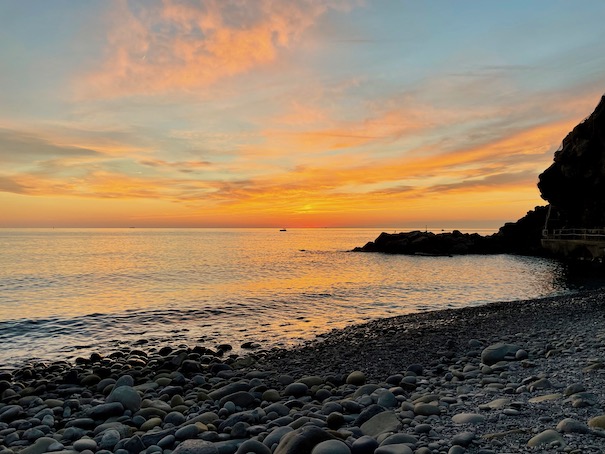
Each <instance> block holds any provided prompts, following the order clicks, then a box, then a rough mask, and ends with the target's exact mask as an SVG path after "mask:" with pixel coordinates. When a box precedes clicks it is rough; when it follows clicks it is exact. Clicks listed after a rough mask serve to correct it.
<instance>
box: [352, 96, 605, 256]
mask: <svg viewBox="0 0 605 454" xmlns="http://www.w3.org/2000/svg"><path fill="white" fill-rule="evenodd" d="M538 188H539V189H540V193H541V195H542V198H543V199H544V200H546V201H547V202H549V205H547V206H541V207H536V208H535V209H534V210H532V211H529V212H528V213H527V214H526V215H525V216H524V217H523V218H521V219H519V220H518V221H517V222H514V223H507V224H505V225H504V226H502V227H501V228H500V230H499V232H498V233H496V234H495V235H491V236H486V237H483V236H480V235H477V234H472V235H470V234H462V233H460V232H457V231H454V232H452V233H442V234H434V233H431V232H420V231H415V232H408V233H395V234H388V233H382V234H381V235H380V236H379V237H378V238H377V239H376V240H375V241H371V242H369V243H367V244H366V245H365V246H363V247H360V248H355V251H361V252H386V253H395V254H431V255H433V254H434V255H453V254H492V253H513V254H526V255H549V252H548V251H547V250H546V249H544V248H543V247H542V245H541V239H542V231H543V229H544V227H545V225H546V224H548V225H547V227H548V228H549V229H558V228H600V229H603V228H605V96H603V97H602V98H601V101H600V102H599V104H598V105H597V107H596V109H595V110H594V112H593V113H592V114H591V115H590V116H589V117H588V118H586V119H585V120H584V121H582V122H581V123H580V124H579V125H577V126H576V127H575V128H574V129H573V130H572V131H571V132H570V133H569V134H567V136H566V137H565V139H563V143H562V144H561V147H560V148H559V150H557V151H556V152H555V156H554V162H553V164H552V165H551V166H550V167H549V168H548V169H546V170H545V171H544V172H543V173H542V174H541V175H540V176H539V182H538Z"/></svg>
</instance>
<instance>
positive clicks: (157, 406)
mask: <svg viewBox="0 0 605 454" xmlns="http://www.w3.org/2000/svg"><path fill="white" fill-rule="evenodd" d="M550 309H551V308H549V310H550ZM469 310H471V309H469ZM472 310H473V311H475V310H476V311H482V310H483V309H478V308H477V309H472ZM520 310H523V309H522V308H521V309H520ZM584 313H585V312H582V311H575V312H573V315H570V317H581V316H583V314H584ZM456 314H457V312H456V311H452V313H451V315H450V316H451V317H455V316H456ZM598 314H599V313H598V312H597V313H596V315H595V314H592V316H591V317H590V320H591V321H593V320H592V318H594V323H584V324H582V325H581V329H574V330H570V331H569V332H564V330H563V331H562V330H561V326H566V325H564V324H563V325H561V324H557V323H555V324H552V323H550V322H549V323H548V324H546V326H545V327H544V328H543V330H542V331H540V330H527V332H525V331H523V332H516V330H515V331H513V332H511V333H508V334H507V333H506V332H505V331H506V330H504V331H502V332H501V331H500V330H499V329H496V328H494V329H493V331H492V330H491V328H490V329H487V331H486V328H485V326H483V327H482V328H481V329H480V330H479V328H477V329H478V330H477V331H476V332H474V333H473V334H472V335H473V336H476V337H474V338H471V339H470V341H468V340H465V339H464V338H463V339H461V340H458V339H457V335H454V334H453V331H449V332H448V333H449V334H447V335H444V336H442V337H439V338H438V339H440V340H438V341H437V343H436V344H435V346H434V348H433V350H432V354H433V355H434V356H433V357H434V360H433V361H427V362H426V363H422V364H421V360H422V358H423V356H422V353H423V351H419V352H416V353H418V355H417V354H414V355H413V358H414V361H419V362H414V363H411V364H405V362H404V361H399V360H398V359H397V360H393V359H391V360H390V362H385V361H386V360H382V359H381V361H376V360H373V359H372V360H370V361H368V360H367V359H366V358H365V356H364V353H363V352H364V351H365V350H364V349H366V348H367V345H368V342H371V340H372V338H373V336H375V338H376V339H378V340H380V339H383V337H385V336H388V335H389V334H388V333H389V330H386V331H385V330H377V331H375V332H374V331H372V332H367V333H365V334H364V336H365V337H363V338H356V337H355V335H353V337H351V339H352V341H351V342H354V341H355V339H363V342H361V343H360V344H359V350H356V348H357V347H354V346H353V344H345V343H344V342H341V343H340V344H338V345H336V346H334V347H333V348H334V350H328V351H324V352H322V353H321V354H317V355H316V356H315V359H314V360H313V361H311V362H309V361H302V360H301V361H299V362H298V363H296V362H293V363H290V365H289V366H288V367H281V366H280V367H277V366H275V367H267V366H266V365H264V366H263V364H266V363H263V361H265V358H266V357H270V356H271V354H272V353H271V352H263V351H260V350H257V351H255V353H254V355H253V356H249V357H247V358H246V359H244V358H243V357H238V356H237V355H228V354H226V353H225V352H227V351H228V350H224V351H221V353H220V354H219V352H218V350H217V351H216V354H214V353H213V352H212V350H210V349H207V350H206V349H203V348H195V349H192V348H189V347H187V346H180V347H178V348H171V349H161V350H162V351H163V352H164V353H163V354H161V355H160V354H159V351H157V350H153V349H152V350H150V351H149V352H141V351H137V350H128V349H124V351H120V352H116V355H105V356H103V357H99V358H97V360H96V362H95V363H94V365H93V363H90V362H86V361H87V360H86V361H84V360H79V361H78V363H77V364H76V365H75V366H74V365H69V364H67V363H60V364H55V365H52V364H51V365H50V366H48V365H45V364H39V365H36V366H30V368H29V371H27V370H23V371H15V372H9V373H4V372H2V371H0V397H1V400H0V454H4V453H5V452H6V454H9V451H10V452H11V453H17V452H19V453H24V454H38V453H40V454H42V453H43V452H46V451H52V452H61V451H71V452H81V453H85V454H88V453H94V452H96V453H100V454H110V453H114V454H130V453H135V452H136V453H138V452H144V453H161V452H164V453H166V454H167V453H171V452H172V453H176V454H183V453H192V454H193V453H200V452H201V453H206V454H209V453H212V454H218V453H229V454H233V453H237V454H246V453H254V454H298V453H301V452H304V453H307V454H311V453H312V454H323V453H336V454H340V453H342V454H368V453H373V454H398V453H404V454H409V453H414V454H437V453H439V454H445V453H451V454H455V453H466V452H469V454H470V453H475V454H494V453H496V452H499V453H513V452H529V451H527V450H528V449H529V450H531V451H532V452H533V451H537V452H558V451H560V452H567V453H570V454H579V453H584V452H586V453H597V452H603V451H605V414H603V407H602V405H603V402H605V391H604V390H605V379H604V378H603V377H602V374H601V373H600V372H599V371H600V370H602V368H599V367H600V366H599V367H596V366H597V365H603V361H602V359H600V357H601V352H602V348H603V347H604V346H605V330H604V331H601V330H600V328H599V326H605V324H604V323H601V322H605V320H602V318H601V319H599V317H600V316H599V315H598ZM423 316H424V315H423ZM427 316H428V315H427ZM604 318H605V317H604ZM478 320H479V322H478V323H480V322H481V318H479V319H478ZM528 320H529V319H528ZM379 323H393V322H389V321H388V320H386V321H380V322H379ZM448 323H449V319H448ZM491 323H496V322H494V320H492V322H491ZM561 323H563V322H561ZM551 325H552V327H551ZM393 326H395V328H393V329H394V330H395V331H396V330H397V329H400V328H399V327H398V325H393ZM445 326H446V327H447V326H450V325H448V324H447V323H446V325H445ZM467 328H468V329H471V330H472V329H473V326H472V325H468V326H467ZM405 329H408V330H409V329H413V326H412V325H408V326H406V328H405ZM424 329H427V330H429V331H430V330H435V333H437V332H440V331H439V330H441V329H446V331H447V330H449V329H450V328H443V327H440V326H438V325H427V326H426V327H425V328H424ZM456 329H457V328H456V326H455V322H452V324H451V330H456ZM582 329H590V330H593V331H591V332H590V333H589V334H585V333H584V332H583V331H582ZM479 331H480V332H479ZM343 332H344V331H343ZM456 332H457V331H456ZM461 333H462V332H461ZM400 334H401V333H400ZM459 334H460V333H459ZM460 335H462V336H464V333H463V334H460ZM469 336H470V334H469ZM328 338H329V336H328ZM407 338H408V337H407V335H406V336H400V337H398V338H397V339H398V340H397V342H405V341H406V339H407ZM410 339H412V341H413V342H414V340H413V339H414V337H413V336H412V337H410ZM436 339H437V338H436ZM517 344H518V345H521V346H522V348H520V347H519V346H518V345H517ZM342 345H346V348H345V349H344V350H343V349H341V348H340V346H342ZM390 345H395V346H396V345H397V344H390ZM390 345H389V346H390ZM465 345H468V347H464V346H465ZM485 346H487V347H485ZM215 348H216V347H215ZM317 348H321V344H320V346H318V347H317ZM353 352H355V353H353ZM384 352H385V355H388V354H389V352H390V350H384ZM266 355H268V356H266ZM376 357H378V356H376ZM528 358H531V367H529V365H530V362H529V361H527V359H528ZM324 360H325V361H327V362H328V363H329V364H330V366H331V369H330V370H329V371H326V373H319V374H318V373H317V372H316V371H315V367H314V366H315V362H321V361H324ZM255 361H258V363H256V362H255ZM345 366H347V367H349V368H348V369H347V368H346V367H345ZM375 367H385V368H386V367H388V373H385V374H384V375H383V376H382V377H381V378H375V376H376V374H375V372H372V370H374V369H373V368H375ZM586 368H591V369H590V372H583V369H586ZM586 374H589V375H586ZM40 384H42V385H43V386H45V388H37V387H38V386H41V385H40ZM36 389H37V391H36V392H34V390H36ZM555 425H556V430H553V427H554V426H555ZM526 446H527V447H526Z"/></svg>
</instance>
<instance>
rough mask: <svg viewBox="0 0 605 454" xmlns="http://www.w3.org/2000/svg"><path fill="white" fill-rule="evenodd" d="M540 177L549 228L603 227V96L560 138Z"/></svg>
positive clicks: (604, 158) (604, 205) (604, 169)
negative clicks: (550, 160)
mask: <svg viewBox="0 0 605 454" xmlns="http://www.w3.org/2000/svg"><path fill="white" fill-rule="evenodd" d="M539 180H540V181H539V183H538V188H539V189H540V193H541V194H542V198H544V199H545V200H547V201H548V202H549V203H550V204H551V206H552V213H551V219H550V221H551V222H550V224H551V227H552V228H571V227H573V228H603V227H605V96H603V97H602V98H601V101H600V102H599V105H598V106H597V107H596V109H595V111H594V112H593V113H592V114H591V115H590V116H589V117H588V118H586V119H585V120H584V121H583V122H582V123H580V124H579V125H577V126H576V127H575V128H574V129H573V131H571V132H570V133H569V134H567V137H565V139H563V143H562V145H561V147H560V148H559V150H557V152H555V157H554V162H553V164H552V165H551V166H550V167H549V168H548V169H546V170H545V171H544V172H543V173H542V174H541V175H540V177H539Z"/></svg>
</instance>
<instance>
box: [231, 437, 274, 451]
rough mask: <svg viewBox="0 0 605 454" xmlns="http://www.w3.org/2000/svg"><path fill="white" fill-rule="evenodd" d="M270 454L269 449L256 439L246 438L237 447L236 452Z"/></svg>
mask: <svg viewBox="0 0 605 454" xmlns="http://www.w3.org/2000/svg"><path fill="white" fill-rule="evenodd" d="M247 453H254V454H271V449H269V448H268V447H267V446H265V445H264V444H263V443H261V442H260V441H258V440H246V441H244V442H243V443H242V444H241V445H240V447H239V448H238V449H237V452H236V454H247Z"/></svg>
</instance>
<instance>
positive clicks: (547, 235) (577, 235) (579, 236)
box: [542, 229, 605, 241]
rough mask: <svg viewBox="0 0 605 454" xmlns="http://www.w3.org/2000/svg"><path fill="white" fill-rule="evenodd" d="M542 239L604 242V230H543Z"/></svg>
mask: <svg viewBox="0 0 605 454" xmlns="http://www.w3.org/2000/svg"><path fill="white" fill-rule="evenodd" d="M542 238H544V239H547V240H584V241H605V229H550V230H549V229H544V230H542Z"/></svg>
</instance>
